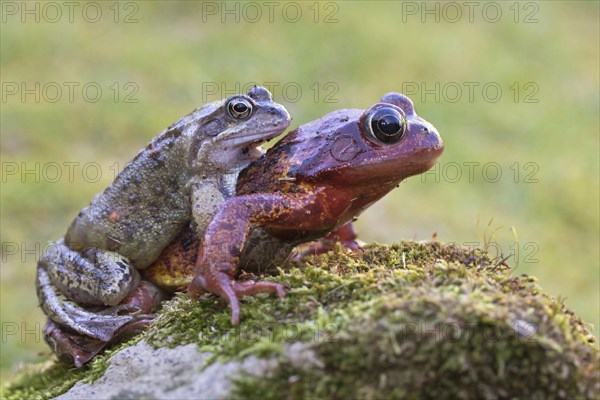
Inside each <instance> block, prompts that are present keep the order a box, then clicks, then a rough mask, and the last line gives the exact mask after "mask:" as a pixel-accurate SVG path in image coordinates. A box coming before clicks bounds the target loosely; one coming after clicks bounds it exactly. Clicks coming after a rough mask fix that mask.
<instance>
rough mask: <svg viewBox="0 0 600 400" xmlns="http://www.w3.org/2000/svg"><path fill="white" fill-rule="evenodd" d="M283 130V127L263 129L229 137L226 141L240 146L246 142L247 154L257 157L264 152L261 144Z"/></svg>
mask: <svg viewBox="0 0 600 400" xmlns="http://www.w3.org/2000/svg"><path fill="white" fill-rule="evenodd" d="M284 130H285V128H284V129H283V130H282V129H281V128H278V129H273V130H271V131H265V132H260V133H254V134H251V135H247V136H241V137H235V138H231V139H229V140H228V141H229V143H230V144H232V145H233V146H242V145H244V144H246V143H247V144H248V146H247V147H246V148H247V149H248V154H249V155H250V156H251V157H253V158H258V157H260V156H262V155H263V154H265V152H266V150H265V149H263V148H262V147H261V145H262V144H263V143H266V142H269V141H270V140H271V139H274V138H275V137H277V136H279V135H280V134H281V133H282V132H283V131H284Z"/></svg>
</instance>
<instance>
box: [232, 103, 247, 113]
mask: <svg viewBox="0 0 600 400" xmlns="http://www.w3.org/2000/svg"><path fill="white" fill-rule="evenodd" d="M233 109H234V110H235V111H236V112H239V113H243V112H245V111H246V110H247V109H248V107H246V105H245V104H244V103H235V104H234V105H233Z"/></svg>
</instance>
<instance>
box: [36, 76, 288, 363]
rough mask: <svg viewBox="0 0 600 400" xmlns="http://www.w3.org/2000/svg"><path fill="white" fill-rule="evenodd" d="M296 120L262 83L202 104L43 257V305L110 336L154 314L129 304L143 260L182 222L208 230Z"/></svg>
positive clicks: (97, 335) (57, 316)
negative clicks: (247, 172) (253, 165)
mask: <svg viewBox="0 0 600 400" xmlns="http://www.w3.org/2000/svg"><path fill="white" fill-rule="evenodd" d="M289 123H290V116H289V114H288V112H287V110H286V109H285V108H284V107H283V106H282V105H280V104H278V103H275V102H273V100H272V98H271V94H270V93H269V91H268V90H267V89H265V88H263V87H260V86H255V87H254V88H252V89H250V90H249V92H248V94H247V95H236V96H233V97H231V98H229V99H227V100H221V101H217V102H214V103H210V104H207V105H205V106H204V107H201V108H198V109H196V110H194V111H193V112H192V113H191V114H189V115H187V116H185V117H183V118H182V119H180V120H179V121H178V122H176V123H175V124H173V125H172V126H170V127H169V128H167V129H166V130H165V131H164V132H163V133H161V134H160V135H159V136H157V137H156V138H154V139H153V140H152V141H151V142H150V143H149V144H148V146H147V147H146V148H145V149H143V150H141V151H140V152H139V153H138V154H137V155H136V156H135V158H134V159H133V160H132V161H131V162H130V163H128V164H127V165H126V166H125V168H124V169H123V171H121V173H119V174H118V175H117V177H116V179H115V181H114V182H113V183H112V184H111V185H110V186H108V187H107V188H106V189H105V190H104V191H103V192H101V193H100V194H98V195H97V196H96V197H95V198H94V199H93V200H92V202H91V204H90V205H89V206H88V207H86V208H84V209H83V210H81V212H80V213H79V214H78V215H77V217H76V218H75V219H74V220H73V222H72V223H71V225H70V226H69V228H68V230H67V233H66V234H65V236H64V238H63V239H60V240H59V241H57V242H56V245H55V246H53V247H52V248H51V249H50V250H48V251H47V252H45V253H44V254H43V255H42V256H41V257H40V260H39V262H38V274H37V282H36V287H37V292H38V297H39V301H40V306H41V307H42V309H43V311H44V313H45V314H46V315H47V316H48V317H49V318H50V320H52V321H54V322H56V323H58V324H60V325H62V326H64V327H67V329H69V330H72V331H74V332H76V333H78V334H82V335H85V336H88V337H90V338H93V339H98V340H100V341H104V342H108V341H110V340H111V339H112V338H113V336H115V335H116V334H117V333H118V332H121V331H123V328H124V327H125V326H127V324H132V323H134V322H136V321H140V320H143V319H144V318H146V317H148V315H146V316H144V315H139V310H138V312H137V313H136V312H132V307H131V305H123V304H121V303H122V302H123V300H124V299H125V298H126V297H127V296H128V295H129V294H130V293H132V291H134V290H135V289H136V288H138V287H139V286H140V274H139V272H138V270H142V269H145V268H147V267H148V266H149V265H151V264H152V262H153V261H154V260H155V259H156V258H157V257H158V256H159V255H160V253H161V252H162V250H163V249H164V248H165V247H166V246H167V245H168V244H169V243H170V242H171V241H172V240H173V238H174V237H175V236H176V235H177V233H179V232H180V231H181V230H182V229H183V228H186V227H187V226H189V225H190V224H191V225H192V226H193V228H194V230H196V232H197V233H198V234H201V233H202V232H203V231H204V229H205V228H206V226H207V224H208V222H209V221H210V219H211V217H212V215H213V214H214V213H215V211H216V208H217V207H218V206H219V205H220V204H221V203H223V202H224V201H225V200H226V199H227V198H228V197H231V196H233V195H234V194H235V185H236V181H237V175H238V173H239V172H240V171H241V170H242V169H243V168H244V167H245V166H247V165H248V164H249V163H250V162H251V161H253V160H255V159H257V158H258V157H259V156H260V155H262V154H263V151H262V149H261V148H260V147H259V145H260V144H261V143H262V142H263V141H266V140H269V139H271V138H274V137H275V136H277V135H279V134H281V133H282V132H283V131H284V130H285V129H286V128H287V127H288V126H289ZM93 306H96V309H94V308H91V307H93ZM107 306H109V308H106V307H107ZM98 309H100V310H98ZM133 309H134V310H135V307H133ZM123 313H125V314H126V315H121V314H123ZM49 323H50V324H51V322H50V321H49ZM47 328H48V327H47ZM52 332H54V330H53V329H47V330H46V338H47V340H48V341H49V343H50V344H51V346H52V347H54V350H55V352H56V351H57V350H60V349H57V347H61V346H62V347H63V349H62V350H65V349H64V347H65V343H61V339H60V337H59V336H60V335H58V336H56V335H54V336H55V337H54V340H53V338H52V336H53V335H52ZM67 347H68V346H67ZM75 361H76V364H77V360H75Z"/></svg>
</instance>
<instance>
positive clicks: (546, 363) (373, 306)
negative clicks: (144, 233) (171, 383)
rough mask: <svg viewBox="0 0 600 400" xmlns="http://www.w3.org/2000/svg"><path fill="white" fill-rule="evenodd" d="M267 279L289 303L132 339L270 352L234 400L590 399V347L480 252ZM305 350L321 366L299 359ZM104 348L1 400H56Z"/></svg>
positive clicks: (215, 312) (187, 302)
mask: <svg viewBox="0 0 600 400" xmlns="http://www.w3.org/2000/svg"><path fill="white" fill-rule="evenodd" d="M270 279H272V280H276V281H278V282H281V283H284V284H286V285H287V286H289V287H290V288H291V290H290V292H289V294H288V296H287V297H286V299H285V300H283V301H281V300H279V299H277V298H274V297H270V296H266V295H259V296H256V297H251V298H245V299H244V300H243V301H242V324H241V325H240V326H239V327H235V328H233V327H231V325H230V322H229V317H230V314H229V309H228V308H227V307H226V306H225V303H224V302H223V301H221V300H220V299H217V298H216V297H214V296H205V297H204V298H202V299H201V300H200V301H192V300H191V299H190V298H189V297H188V296H187V295H183V294H182V295H179V296H177V297H175V298H174V299H173V300H171V301H169V302H167V303H165V305H164V307H163V308H162V310H161V311H160V315H159V317H158V318H157V319H156V321H155V322H154V323H153V324H152V326H151V328H150V329H149V330H148V331H147V332H146V333H144V334H143V335H141V336H139V337H138V338H135V339H133V340H134V341H137V340H140V339H142V338H143V339H145V340H147V341H148V342H149V343H151V344H153V345H155V346H170V347H173V346H177V345H180V344H188V343H197V344H198V345H199V347H200V349H201V350H204V351H210V352H212V354H213V357H212V358H211V359H210V360H209V361H208V363H211V362H214V361H217V360H231V359H241V358H244V357H245V356H247V355H256V356H259V357H260V356H263V357H266V356H269V357H276V358H278V359H279V361H280V367H279V368H278V369H277V370H276V371H274V373H273V374H272V375H270V376H269V377H267V378H264V377H261V378H260V379H256V378H254V377H252V376H249V375H248V376H242V377H240V378H239V379H237V380H236V385H235V388H234V393H233V394H232V396H233V397H242V398H253V397H256V398H273V399H275V398H284V397H289V398H314V397H323V398H325V397H326V398H348V397H352V398H354V397H361V398H390V397H403V398H422V397H440V398H447V397H453V398H467V397H477V398H496V397H514V396H518V397H528V398H541V397H563V398H569V397H587V398H592V397H597V396H598V395H600V387H599V384H598V378H600V373H599V368H598V362H599V361H600V356H599V352H598V348H597V341H596V339H595V338H594V337H593V336H592V335H591V334H590V333H589V331H588V329H587V327H586V326H585V324H584V323H583V322H582V321H581V320H580V319H579V318H578V317H576V316H575V315H574V314H573V313H572V312H571V311H569V310H568V309H566V308H565V307H564V306H563V305H562V303H561V302H560V301H556V300H554V299H553V298H551V297H550V296H548V295H546V294H543V293H541V292H540V289H539V287H538V286H537V284H536V280H535V278H532V277H529V276H526V275H522V276H520V277H516V276H512V275H511V270H510V268H509V267H508V266H507V265H505V264H504V263H501V262H500V260H495V259H492V258H491V257H490V256H488V255H487V254H485V253H483V252H481V251H478V250H476V251H467V250H464V249H462V248H460V247H457V246H453V245H448V246H444V245H442V244H440V243H415V242H401V243H398V244H395V245H393V246H391V247H386V246H379V245H371V246H368V247H367V249H366V250H365V251H364V252H361V253H356V254H351V253H346V252H343V251H336V252H330V253H328V254H325V255H323V256H320V257H310V258H308V259H306V260H304V261H290V262H288V263H287V264H286V265H283V266H282V267H281V268H280V269H278V270H277V271H276V272H275V274H274V275H273V276H271V277H270ZM298 342H299V343H303V345H304V348H306V349H307V350H308V351H311V352H312V353H314V356H315V357H316V359H317V360H318V366H316V367H315V365H312V364H311V365H309V366H307V365H305V364H303V363H302V362H299V361H298V360H296V359H294V356H293V355H290V354H289V352H288V347H287V346H286V344H289V343H298ZM130 344H131V343H127V344H124V345H121V346H119V347H118V348H114V349H112V350H111V351H110V352H109V353H106V354H104V355H102V356H100V357H98V358H96V360H95V361H94V363H93V364H92V365H91V367H89V368H87V369H85V370H79V371H77V370H72V369H68V368H65V367H64V366H62V365H61V364H54V365H53V366H51V367H50V370H48V369H44V370H41V371H40V372H38V373H33V374H31V373H30V374H27V375H25V376H24V377H22V378H20V379H17V380H13V382H12V383H11V384H10V386H9V388H8V389H6V390H5V395H6V396H7V397H8V398H17V397H19V395H27V396H28V397H29V396H34V395H41V397H42V398H47V397H51V395H50V394H52V395H55V394H58V393H61V392H62V391H64V390H66V389H68V388H69V387H70V386H71V385H72V384H73V383H74V382H75V381H77V380H78V379H80V378H82V377H83V376H87V377H88V379H94V377H97V376H100V375H101V374H102V372H103V371H104V369H105V368H106V365H107V362H108V357H109V356H110V355H111V354H112V353H114V352H115V351H117V350H118V349H119V348H122V347H123V346H127V345H130Z"/></svg>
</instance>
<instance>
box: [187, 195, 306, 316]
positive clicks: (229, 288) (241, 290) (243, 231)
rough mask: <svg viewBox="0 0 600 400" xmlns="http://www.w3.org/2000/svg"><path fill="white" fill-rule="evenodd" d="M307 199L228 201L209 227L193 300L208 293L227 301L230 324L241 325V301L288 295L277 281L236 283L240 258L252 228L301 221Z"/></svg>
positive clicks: (254, 197) (193, 285)
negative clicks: (256, 296) (259, 295)
mask: <svg viewBox="0 0 600 400" xmlns="http://www.w3.org/2000/svg"><path fill="white" fill-rule="evenodd" d="M306 202H307V198H304V197H302V196H299V197H291V196H286V195H279V194H255V195H247V196H239V197H235V198H232V199H230V200H228V201H227V202H226V203H225V204H224V205H223V206H222V207H221V209H220V210H219V212H218V213H217V214H216V215H215V217H214V219H213V220H212V221H211V223H210V225H209V226H208V228H207V230H206V232H205V234H204V240H203V241H202V243H201V245H200V251H199V253H198V259H197V261H196V275H195V276H194V279H193V280H192V282H191V283H190V286H189V287H188V292H189V294H190V295H191V296H192V297H199V296H200V295H201V294H203V293H204V292H206V291H208V292H211V293H215V294H217V295H219V296H221V297H223V298H224V299H226V300H227V302H228V303H229V305H230V306H231V312H232V314H231V322H232V324H233V325H237V324H239V321H240V306H239V298H241V297H243V296H247V295H252V294H256V293H262V292H267V293H275V294H277V295H278V296H279V297H280V298H283V297H284V296H285V292H286V288H285V286H283V285H281V284H279V283H275V282H255V281H245V282H237V281H236V280H235V279H234V276H235V274H236V270H237V265H238V263H239V259H240V255H241V253H242V250H243V248H244V245H245V244H246V241H247V240H248V235H249V233H250V232H251V230H252V229H253V228H256V227H258V226H261V225H263V224H267V223H275V224H280V225H281V224H285V221H286V220H287V219H288V218H291V219H296V218H302V217H304V216H305V214H303V213H302V209H303V208H302V207H303V205H305V204H306Z"/></svg>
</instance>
